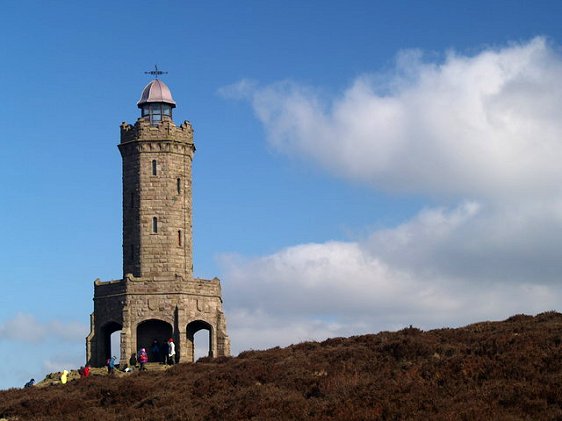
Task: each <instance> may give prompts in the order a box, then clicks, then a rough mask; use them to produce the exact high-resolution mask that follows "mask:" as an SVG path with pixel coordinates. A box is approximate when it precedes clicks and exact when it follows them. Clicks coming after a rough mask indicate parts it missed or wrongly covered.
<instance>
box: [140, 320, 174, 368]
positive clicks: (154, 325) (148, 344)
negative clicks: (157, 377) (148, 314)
mask: <svg viewBox="0 0 562 421" xmlns="http://www.w3.org/2000/svg"><path fill="white" fill-rule="evenodd" d="M172 333H173V330H172V325H171V324H169V323H167V322H164V321H162V320H157V319H150V320H145V321H144V322H141V323H139V324H138V326H137V349H136V352H138V351H139V350H140V349H141V348H145V349H146V352H148V357H149V361H150V362H162V361H163V358H164V353H165V352H167V349H168V348H167V347H166V346H165V344H166V343H167V342H168V339H170V338H172V337H173V336H172ZM154 341H157V342H158V347H159V348H160V352H159V353H156V352H154V348H155V347H154Z"/></svg>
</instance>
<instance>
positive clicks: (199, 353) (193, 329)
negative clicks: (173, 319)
mask: <svg viewBox="0 0 562 421" xmlns="http://www.w3.org/2000/svg"><path fill="white" fill-rule="evenodd" d="M201 330H204V331H206V332H201V334H198V335H196V334H197V332H199V331H201ZM186 331H187V341H188V342H189V343H191V360H192V361H196V359H197V358H201V357H207V356H208V357H212V356H213V327H212V326H211V325H210V324H209V323H207V322H204V321H203V320H195V321H193V322H191V323H189V324H188V325H187V329H186ZM203 336H205V337H203ZM198 347H199V349H198Z"/></svg>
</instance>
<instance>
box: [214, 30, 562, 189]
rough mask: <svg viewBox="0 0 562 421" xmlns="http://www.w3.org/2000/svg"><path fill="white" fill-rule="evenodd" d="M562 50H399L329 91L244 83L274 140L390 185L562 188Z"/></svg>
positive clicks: (537, 45) (528, 46)
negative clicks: (382, 65) (389, 62)
mask: <svg viewBox="0 0 562 421" xmlns="http://www.w3.org/2000/svg"><path fill="white" fill-rule="evenodd" d="M561 80H562V57H561V56H560V54H559V53H558V51H557V50H555V49H554V48H552V47H551V46H549V45H548V43H547V42H546V41H545V39H544V38H535V39H533V40H531V41H529V42H526V43H521V44H513V45H510V46H508V47H504V48H490V49H486V50H483V51H481V52H480V53H478V54H476V55H472V56H466V55H462V54H458V53H455V52H449V53H447V54H446V55H445V57H444V59H443V60H442V61H440V62H429V61H423V55H422V54H421V53H419V52H404V53H402V54H401V55H399V57H398V59H397V62H396V68H395V69H394V70H393V71H392V72H389V73H387V74H376V75H364V76H361V77H358V78H357V79H356V80H355V81H354V83H353V84H352V85H351V86H350V87H349V88H348V89H347V90H345V92H343V93H342V94H341V95H340V96H338V97H335V98H332V99H327V98H326V97H325V96H323V95H321V94H320V93H319V92H318V91H317V90H314V89H312V88H310V87H303V86H300V85H298V84H296V83H292V82H281V83H277V84H272V85H270V86H266V87H259V86H258V85H257V84H256V83H252V82H249V81H242V82H239V83H238V84H236V85H233V86H230V87H226V88H223V89H222V90H221V92H222V93H223V94H225V95H226V96H236V95H238V96H242V97H245V98H248V99H249V100H250V101H251V103H252V105H253V108H254V111H255V113H256V115H257V117H258V118H259V120H260V121H261V122H262V123H263V125H264V128H265V130H266V134H267V137H268V139H269V142H270V144H271V145H273V146H274V147H275V148H276V149H277V150H279V151H282V152H283V153H286V154H288V155H290V156H294V157H301V158H303V159H310V158H312V159H313V160H315V161H316V162H317V163H318V164H319V165H321V166H323V167H325V168H327V169H328V170H330V171H331V172H333V173H334V174H337V175H339V176H342V177H346V178H350V179H353V180H361V181H364V182H368V183H371V184H373V185H374V186H376V187H377V188H378V189H383V190H388V191H401V192H416V193H420V192H422V193H429V194H433V195H450V196H453V197H461V198H465V197H469V198H487V199H490V198H493V199H494V200H497V199H498V198H501V199H502V200H503V199H505V198H511V197H513V196H515V197H521V196H546V197H548V196H550V195H556V196H560V193H561V186H562V184H561V183H559V182H558V180H560V179H561V178H562V166H561V165H559V157H560V156H562V119H560V116H559V112H560V111H559V110H560V109H562V83H560V81H561Z"/></svg>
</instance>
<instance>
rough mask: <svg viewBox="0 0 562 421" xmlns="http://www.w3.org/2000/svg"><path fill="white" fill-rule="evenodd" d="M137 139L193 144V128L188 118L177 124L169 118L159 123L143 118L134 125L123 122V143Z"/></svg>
mask: <svg viewBox="0 0 562 421" xmlns="http://www.w3.org/2000/svg"><path fill="white" fill-rule="evenodd" d="M136 141H139V142H142V141H148V142H150V141H173V142H180V143H186V144H191V145H193V128H192V127H191V123H190V122H189V121H187V120H186V121H184V122H183V123H182V124H181V125H179V126H176V125H175V124H174V122H173V121H172V120H171V119H169V118H164V119H163V120H162V121H161V122H160V123H159V124H158V125H153V124H150V122H149V121H148V120H146V119H143V118H139V119H138V120H137V122H136V123H135V124H134V125H132V124H128V123H125V122H123V123H121V144H123V143H127V142H136Z"/></svg>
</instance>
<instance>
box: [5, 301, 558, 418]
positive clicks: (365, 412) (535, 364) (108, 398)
mask: <svg viewBox="0 0 562 421" xmlns="http://www.w3.org/2000/svg"><path fill="white" fill-rule="evenodd" d="M561 342H562V314H560V313H556V312H547V313H542V314H539V315H537V316H535V317H533V316H526V315H517V316H513V317H510V318H509V319H507V320H505V321H503V322H483V323H476V324H473V325H469V326H466V327H463V328H459V329H438V330H432V331H428V332H422V331H420V330H419V329H416V328H406V329H403V330H401V331H398V332H381V333H379V334H376V335H364V336H356V337H351V338H336V339H329V340H326V341H324V342H321V343H317V342H306V343H301V344H298V345H293V346H289V347H287V348H273V349H270V350H267V351H246V352H243V353H241V354H240V355H239V356H238V357H236V358H220V359H215V360H211V359H202V360H199V362H197V363H196V364H179V365H177V366H175V367H173V368H171V369H169V370H166V371H153V372H150V371H147V372H143V373H133V374H128V375H126V376H116V377H108V376H96V377H91V378H88V379H81V380H75V381H71V382H70V383H68V384H66V385H55V386H48V387H44V388H40V387H34V388H31V389H10V390H7V391H2V392H0V418H6V419H8V420H57V421H60V420H73V421H74V420H95V421H100V420H103V421H112V420H151V421H153V420H154V421H158V420H166V421H170V420H241V419H244V420H303V419H310V420H406V419H432V420H492V419H493V420H560V419H562V407H561V405H562V392H561V391H562V366H561V364H562V358H561V357H562V352H561V351H562V348H561V346H562V345H561Z"/></svg>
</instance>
